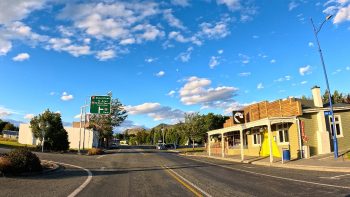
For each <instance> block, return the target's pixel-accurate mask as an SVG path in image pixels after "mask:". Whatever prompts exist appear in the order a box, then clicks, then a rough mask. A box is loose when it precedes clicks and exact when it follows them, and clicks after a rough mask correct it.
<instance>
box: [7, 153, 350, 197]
mask: <svg viewBox="0 0 350 197" xmlns="http://www.w3.org/2000/svg"><path fill="white" fill-rule="evenodd" d="M2 151H4V150H1V149H0V152H2ZM38 155H39V157H40V158H41V159H45V160H51V161H56V162H60V163H61V165H62V166H63V167H64V168H62V169H60V170H58V171H55V172H52V173H49V174H44V175H37V176H34V177H1V178H0V196H50V197H52V196H69V195H71V196H74V195H75V194H77V196H347V195H349V194H350V174H344V173H333V172H316V171H304V170H292V169H282V168H274V167H265V166H256V165H251V164H241V163H232V162H225V161H220V160H214V159H207V158H198V157H184V156H180V155H178V154H175V153H170V152H165V151H157V150H146V149H119V150H113V151H109V152H108V154H106V155H103V156H83V155H74V154H47V153H44V154H41V153H38ZM66 164H71V165H75V167H73V166H68V165H66ZM78 167H82V168H84V169H81V168H78ZM86 170H88V171H89V172H91V173H92V178H91V177H90V178H91V180H88V179H90V178H88V172H87V171H86ZM84 183H85V187H81V185H82V184H84ZM79 187H80V188H79ZM74 191H75V193H73V192H74Z"/></svg>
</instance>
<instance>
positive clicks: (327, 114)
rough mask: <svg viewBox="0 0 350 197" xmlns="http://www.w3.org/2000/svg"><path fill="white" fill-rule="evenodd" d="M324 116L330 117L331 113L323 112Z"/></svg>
mask: <svg viewBox="0 0 350 197" xmlns="http://www.w3.org/2000/svg"><path fill="white" fill-rule="evenodd" d="M324 115H325V116H331V115H332V112H330V111H325V112H324Z"/></svg>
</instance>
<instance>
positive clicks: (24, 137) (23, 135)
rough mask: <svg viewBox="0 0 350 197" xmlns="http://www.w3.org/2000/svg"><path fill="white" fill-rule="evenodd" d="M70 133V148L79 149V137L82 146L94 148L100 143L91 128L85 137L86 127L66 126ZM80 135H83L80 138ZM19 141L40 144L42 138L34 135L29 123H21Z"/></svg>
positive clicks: (87, 130)
mask: <svg viewBox="0 0 350 197" xmlns="http://www.w3.org/2000/svg"><path fill="white" fill-rule="evenodd" d="M64 129H65V130H66V131H67V134H68V141H69V148H71V149H78V147H79V139H81V143H80V148H83V143H84V148H92V147H97V145H98V135H97V133H96V132H94V131H92V130H91V129H85V139H84V129H83V128H81V129H80V128H79V127H78V128H77V127H64ZM79 135H81V137H80V138H79ZM18 142H19V143H21V144H28V145H38V144H40V140H39V139H36V138H35V137H34V136H33V132H32V129H31V128H30V125H29V124H20V126H19V135H18Z"/></svg>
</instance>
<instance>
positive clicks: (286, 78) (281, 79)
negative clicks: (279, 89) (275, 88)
mask: <svg viewBox="0 0 350 197" xmlns="http://www.w3.org/2000/svg"><path fill="white" fill-rule="evenodd" d="M291 78H292V77H291V76H289V75H286V76H284V77H281V78H278V79H276V80H274V81H275V82H282V81H289V80H291Z"/></svg>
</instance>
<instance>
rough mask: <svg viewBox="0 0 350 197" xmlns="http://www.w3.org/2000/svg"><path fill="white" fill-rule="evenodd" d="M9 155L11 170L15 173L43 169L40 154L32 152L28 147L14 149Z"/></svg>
mask: <svg viewBox="0 0 350 197" xmlns="http://www.w3.org/2000/svg"><path fill="white" fill-rule="evenodd" d="M7 157H8V159H9V161H10V162H11V172H12V173H13V174H20V173H23V172H38V171H41V170H42V166H41V164H40V159H39V158H38V156H36V154H34V153H32V152H30V150H28V149H27V148H20V149H16V150H13V151H11V152H10V153H9V154H8V156H7Z"/></svg>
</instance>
